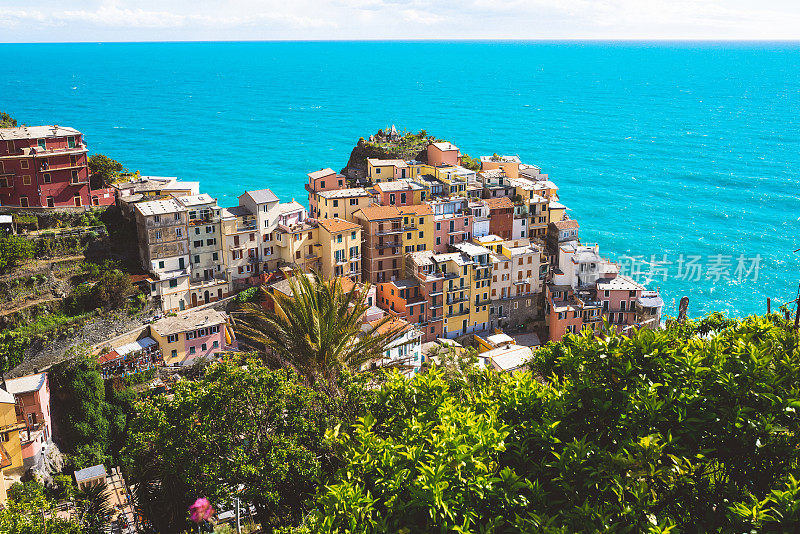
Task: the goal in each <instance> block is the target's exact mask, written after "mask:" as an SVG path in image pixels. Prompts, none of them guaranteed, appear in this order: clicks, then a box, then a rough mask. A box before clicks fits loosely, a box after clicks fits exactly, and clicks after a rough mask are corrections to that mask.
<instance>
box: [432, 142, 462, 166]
mask: <svg viewBox="0 0 800 534" xmlns="http://www.w3.org/2000/svg"><path fill="white" fill-rule="evenodd" d="M426 150H427V153H428V165H431V166H433V167H437V166H439V165H460V164H461V152H460V151H459V150H458V147H457V146H456V145H454V144H453V143H448V142H447V141H440V142H438V143H431V144H429V145H428V147H427V149H426Z"/></svg>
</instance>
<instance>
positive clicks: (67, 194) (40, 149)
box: [0, 126, 116, 208]
mask: <svg viewBox="0 0 800 534" xmlns="http://www.w3.org/2000/svg"><path fill="white" fill-rule="evenodd" d="M87 152H88V150H87V148H86V144H85V143H84V140H83V134H82V133H81V132H79V131H78V130H75V129H74V128H67V127H63V126H21V127H18V128H0V205H2V206H15V207H22V208H27V207H31V208H65V207H70V208H72V207H82V206H101V205H102V206H108V205H111V204H113V203H114V202H115V201H116V196H115V195H114V190H113V189H99V190H97V191H92V190H91V188H90V184H89V167H88V159H87Z"/></svg>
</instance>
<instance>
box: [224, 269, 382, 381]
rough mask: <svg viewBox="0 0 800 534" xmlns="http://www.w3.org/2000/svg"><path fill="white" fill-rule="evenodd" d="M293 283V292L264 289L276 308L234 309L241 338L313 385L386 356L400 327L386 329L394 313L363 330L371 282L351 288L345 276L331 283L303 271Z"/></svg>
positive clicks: (297, 274) (294, 275) (256, 306)
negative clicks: (346, 283)
mask: <svg viewBox="0 0 800 534" xmlns="http://www.w3.org/2000/svg"><path fill="white" fill-rule="evenodd" d="M288 282H289V289H290V291H289V294H290V295H291V296H287V295H284V294H283V293H278V292H276V293H274V294H273V293H269V292H267V291H265V290H264V288H261V292H262V296H264V297H265V298H266V299H269V300H271V302H272V304H273V309H272V310H265V309H264V308H263V307H262V306H260V305H258V304H254V303H247V304H243V305H242V306H241V307H240V309H239V310H238V311H236V312H234V313H233V317H234V320H235V326H236V333H237V336H238V337H239V339H240V340H241V341H243V342H244V343H245V344H246V345H249V346H250V347H253V348H258V349H261V350H262V351H263V352H264V353H266V354H267V355H268V356H269V357H271V358H272V359H273V360H274V363H277V364H278V365H282V366H285V365H289V366H291V367H294V368H295V369H297V371H298V372H299V373H301V374H302V375H304V376H305V377H306V378H307V379H308V380H309V381H310V382H311V383H312V384H314V383H317V382H318V381H320V380H323V381H325V382H327V383H329V384H330V383H331V382H333V380H334V379H335V378H336V377H337V376H338V375H339V373H340V372H341V371H342V370H344V369H348V370H351V371H358V370H360V369H361V368H362V366H363V364H364V363H366V362H368V361H370V360H373V359H379V358H381V356H382V354H383V352H384V350H385V347H386V345H387V343H388V342H389V340H390V339H391V338H392V336H393V335H394V334H395V333H396V330H393V329H388V328H380V327H381V326H383V325H384V324H385V323H386V322H387V321H389V320H391V317H385V318H384V319H382V320H380V321H379V322H377V323H373V324H371V325H370V327H369V328H367V329H366V331H365V330H364V329H362V324H363V320H362V318H363V316H364V313H365V312H366V311H367V309H368V308H369V305H368V304H367V303H366V302H365V295H366V294H367V290H368V289H369V286H368V285H359V284H353V285H352V287H351V288H350V289H349V290H345V289H344V287H343V286H342V281H341V279H339V278H335V279H333V280H327V281H326V280H323V279H322V276H321V275H319V274H318V273H310V274H306V273H303V272H300V271H295V273H294V274H293V276H291V277H290V278H289V279H288Z"/></svg>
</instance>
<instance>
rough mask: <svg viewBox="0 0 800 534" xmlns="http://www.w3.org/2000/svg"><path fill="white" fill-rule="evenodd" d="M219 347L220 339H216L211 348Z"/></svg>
mask: <svg viewBox="0 0 800 534" xmlns="http://www.w3.org/2000/svg"><path fill="white" fill-rule="evenodd" d="M217 347H219V341H218V340H215V341H214V343H212V344H211V348H212V349H216V348H217Z"/></svg>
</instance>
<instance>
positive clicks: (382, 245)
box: [375, 241, 400, 249]
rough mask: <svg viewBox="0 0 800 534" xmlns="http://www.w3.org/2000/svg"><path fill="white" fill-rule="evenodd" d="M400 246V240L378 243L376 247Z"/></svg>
mask: <svg viewBox="0 0 800 534" xmlns="http://www.w3.org/2000/svg"><path fill="white" fill-rule="evenodd" d="M399 246H400V241H389V242H383V243H378V244H377V245H375V248H377V249H383V248H397V247H399Z"/></svg>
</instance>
